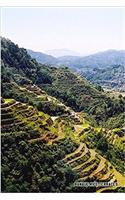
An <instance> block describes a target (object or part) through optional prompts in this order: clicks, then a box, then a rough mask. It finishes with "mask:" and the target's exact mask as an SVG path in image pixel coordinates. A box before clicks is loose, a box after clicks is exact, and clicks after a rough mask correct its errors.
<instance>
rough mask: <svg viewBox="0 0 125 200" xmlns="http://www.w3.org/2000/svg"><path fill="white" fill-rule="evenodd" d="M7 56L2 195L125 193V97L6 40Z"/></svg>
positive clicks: (4, 61) (4, 64) (4, 67)
mask: <svg viewBox="0 0 125 200" xmlns="http://www.w3.org/2000/svg"><path fill="white" fill-rule="evenodd" d="M1 57H2V77H1V78H2V98H1V144H2V156H1V163H2V167H1V172H2V192H123V191H124V185H125V176H124V170H125V169H124V153H125V152H124V139H125V137H124V126H123V121H124V116H123V112H124V98H122V97H118V98H117V99H115V98H114V99H113V97H109V96H107V94H106V93H105V92H104V91H102V90H101V89H100V90H99V89H98V88H96V87H95V86H93V85H91V84H90V83H88V82H87V80H85V79H83V78H82V77H81V76H79V75H77V74H75V73H73V72H71V71H70V70H69V69H67V68H62V69H57V68H54V67H50V66H46V65H40V64H38V63H37V62H36V61H35V60H33V59H31V57H30V56H29V55H28V54H27V53H26V50H25V49H22V48H19V47H18V46H17V45H15V44H14V43H12V42H11V41H9V40H6V39H2V55H1ZM107 122H109V124H108V126H106V125H107ZM112 122H113V123H112ZM111 125H113V126H111ZM96 181H97V182H98V183H102V182H107V181H108V183H110V184H109V186H108V187H106V186H105V187H104V186H100V185H97V186H93V187H90V186H89V187H86V186H84V185H80V184H81V183H85V182H89V183H90V182H92V183H93V182H96ZM113 184H114V185H113Z"/></svg>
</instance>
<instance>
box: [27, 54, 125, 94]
mask: <svg viewBox="0 0 125 200" xmlns="http://www.w3.org/2000/svg"><path fill="white" fill-rule="evenodd" d="M28 53H29V54H30V55H31V57H33V58H35V59H36V60H37V61H38V62H40V63H43V64H50V65H54V66H55V65H56V66H58V67H59V66H62V65H63V66H67V67H69V68H71V69H73V70H74V71H76V72H78V73H80V74H83V75H84V76H85V77H86V78H87V79H88V80H89V81H91V82H94V83H98V84H100V85H101V86H104V87H108V88H115V89H120V90H124V91H125V84H124V83H125V81H124V66H125V50H107V51H104V52H99V53H96V54H92V55H89V56H84V57H81V56H71V55H70V56H69V55H68V56H61V57H58V58H55V57H54V56H50V55H47V54H43V53H41V52H34V51H31V50H28Z"/></svg>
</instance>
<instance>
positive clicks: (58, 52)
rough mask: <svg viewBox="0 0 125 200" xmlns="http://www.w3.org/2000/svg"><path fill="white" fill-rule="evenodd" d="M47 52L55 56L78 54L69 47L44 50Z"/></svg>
mask: <svg viewBox="0 0 125 200" xmlns="http://www.w3.org/2000/svg"><path fill="white" fill-rule="evenodd" d="M46 53H47V54H49V55H51V56H54V57H56V58H58V57H61V56H79V55H80V54H79V53H77V52H75V51H72V50H69V49H53V50H48V51H46Z"/></svg>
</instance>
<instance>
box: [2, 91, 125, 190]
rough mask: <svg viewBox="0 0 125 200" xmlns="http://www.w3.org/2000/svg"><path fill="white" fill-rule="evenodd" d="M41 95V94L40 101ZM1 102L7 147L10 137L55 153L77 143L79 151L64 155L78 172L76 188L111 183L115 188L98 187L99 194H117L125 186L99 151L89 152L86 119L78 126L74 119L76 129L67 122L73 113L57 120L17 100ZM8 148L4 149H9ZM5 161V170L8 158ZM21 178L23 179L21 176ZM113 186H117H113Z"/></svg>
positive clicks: (66, 162) (3, 139) (65, 162)
mask: <svg viewBox="0 0 125 200" xmlns="http://www.w3.org/2000/svg"><path fill="white" fill-rule="evenodd" d="M39 95H40V94H37V97H39ZM1 101H2V103H1V118H2V120H1V124H2V141H4V142H5V144H4V145H7V144H6V139H7V137H10V138H13V136H15V135H16V137H17V136H18V137H19V138H20V139H21V137H22V136H23V140H24V141H26V143H27V144H28V145H35V144H41V145H43V144H46V145H47V146H48V147H50V146H51V148H52V149H53V150H54V148H55V147H54V146H55V145H56V146H58V144H59V143H60V141H63V140H68V139H70V140H71V141H72V142H73V143H74V142H75V146H76V147H75V149H74V148H71V150H70V151H68V152H65V153H64V155H65V156H64V155H63V156H62V159H61V160H62V162H63V163H64V166H65V167H70V169H71V171H74V173H75V174H76V177H78V178H76V180H75V182H73V183H74V184H75V183H77V184H78V183H79V182H86V181H89V182H93V181H97V182H110V185H111V186H109V187H105V188H104V187H97V188H96V189H95V191H97V192H104V191H105V190H106V191H108V190H109V191H110V190H112V191H115V190H117V188H119V187H123V186H124V184H125V178H124V177H123V176H122V175H121V174H120V173H119V172H118V171H117V170H116V169H115V168H114V167H113V166H112V165H111V163H110V162H109V161H107V160H106V159H105V158H104V157H102V156H101V155H100V154H99V153H98V152H97V151H96V149H91V148H88V145H87V144H86V143H84V142H82V141H81V139H80V137H81V136H82V133H83V132H84V133H86V132H87V131H88V130H90V129H91V130H92V127H91V126H90V125H89V124H88V125H87V124H85V123H84V121H85V119H84V120H83V121H81V122H80V121H79V122H78V121H77V122H76V121H75V118H73V119H74V125H73V124H71V123H70V122H69V121H68V120H67V118H68V117H69V118H71V113H70V114H69V115H68V116H67V118H65V117H64V116H65V115H64V116H58V117H56V118H54V117H51V116H49V115H48V114H45V113H43V112H39V111H38V110H37V108H34V107H33V106H29V105H28V104H27V103H21V102H18V101H16V100H14V99H2V100H1ZM75 115H77V116H79V118H80V113H79V114H77V113H75ZM72 122H73V121H72ZM77 123H78V124H77ZM67 127H68V129H67ZM80 128H81V130H80ZM80 135H81V136H80ZM24 138H25V139H24ZM20 139H19V140H20ZM4 145H3V148H5V146H4ZM10 148H11V146H10ZM29 148H30V146H29ZM72 150H73V151H72ZM10 152H11V151H10ZM67 153H68V154H67ZM3 155H4V152H3ZM63 157H64V158H63ZM2 158H3V166H4V165H5V162H4V158H5V155H4V156H3V157H2ZM59 160H60V159H59ZM59 160H58V162H59ZM61 160H60V161H61ZM11 162H12V161H11ZM11 162H10V163H11ZM3 171H4V170H3ZM72 173H73V172H72ZM7 177H8V176H7ZM18 177H20V176H19V175H18ZM73 183H72V184H73ZM115 183H116V185H115ZM112 184H114V185H113V186H112ZM13 186H14V185H13ZM72 187H73V188H72V190H73V191H75V190H76V191H77V190H78V188H77V187H74V185H73V186H72ZM81 190H82V189H81ZM84 190H85V189H84ZM12 191H13V190H12Z"/></svg>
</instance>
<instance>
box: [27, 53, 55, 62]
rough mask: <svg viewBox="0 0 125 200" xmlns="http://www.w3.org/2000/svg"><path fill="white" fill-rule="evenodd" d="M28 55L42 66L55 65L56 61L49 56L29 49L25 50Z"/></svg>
mask: <svg viewBox="0 0 125 200" xmlns="http://www.w3.org/2000/svg"><path fill="white" fill-rule="evenodd" d="M27 52H28V54H29V55H30V56H31V57H32V58H35V59H36V60H37V62H39V63H42V64H50V65H54V64H56V63H57V59H56V58H55V57H53V56H51V55H47V54H44V53H41V52H36V51H32V50H30V49H27Z"/></svg>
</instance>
